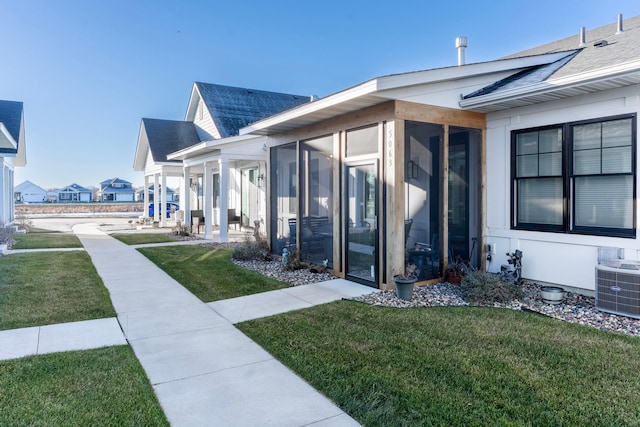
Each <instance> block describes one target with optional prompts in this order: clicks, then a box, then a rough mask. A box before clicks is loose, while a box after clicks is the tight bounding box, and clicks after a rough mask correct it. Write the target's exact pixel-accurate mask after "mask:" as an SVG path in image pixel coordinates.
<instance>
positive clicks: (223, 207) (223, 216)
mask: <svg viewBox="0 0 640 427" xmlns="http://www.w3.org/2000/svg"><path fill="white" fill-rule="evenodd" d="M218 165H219V167H218V171H219V172H220V206H219V207H220V241H221V242H228V241H229V161H228V160H227V159H223V158H220V160H218Z"/></svg>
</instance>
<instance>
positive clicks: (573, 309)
mask: <svg viewBox="0 0 640 427" xmlns="http://www.w3.org/2000/svg"><path fill="white" fill-rule="evenodd" d="M540 287H541V286H540V285H537V284H535V283H525V284H524V285H523V290H524V294H525V295H524V297H523V299H522V300H521V301H518V300H516V301H513V302H511V303H509V304H498V303H496V304H493V305H492V307H502V308H508V309H512V310H523V311H532V312H535V313H539V314H543V315H546V316H549V317H553V318H556V319H560V320H564V321H566V322H571V323H578V324H581V325H587V326H591V327H594V328H598V329H602V330H607V331H613V332H620V333H623V334H627V335H635V336H640V320H639V319H633V318H631V317H626V316H618V315H615V314H609V313H605V312H602V311H599V310H596V308H595V298H593V297H587V296H584V295H580V294H577V293H572V292H566V293H565V299H564V301H563V302H562V303H560V304H558V305H552V304H547V303H545V302H544V301H542V299H541V298H540V293H539V292H540ZM353 299H354V300H355V301H360V302H364V303H367V304H371V305H378V306H386V307H399V308H402V307H443V306H468V305H469V303H467V302H466V301H465V300H464V299H463V298H462V296H461V291H460V287H459V286H455V285H451V284H449V283H440V284H436V285H427V286H416V287H415V288H414V290H413V298H412V299H411V301H404V300H401V299H398V298H397V297H396V292H395V291H382V292H375V293H371V294H367V295H363V296H361V297H357V298H353Z"/></svg>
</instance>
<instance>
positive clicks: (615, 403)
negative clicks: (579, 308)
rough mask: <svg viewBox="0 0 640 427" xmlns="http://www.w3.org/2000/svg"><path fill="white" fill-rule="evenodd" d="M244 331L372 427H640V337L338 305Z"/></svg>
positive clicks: (502, 313)
mask: <svg viewBox="0 0 640 427" xmlns="http://www.w3.org/2000/svg"><path fill="white" fill-rule="evenodd" d="M238 327H239V328H240V329H241V330H242V331H243V332H245V333H246V334H247V335H249V336H250V337H251V338H252V339H254V340H255V341H257V342H258V343H259V344H260V345H262V346H263V347H264V348H266V349H267V350H268V351H269V352H271V353H272V354H273V355H274V356H275V357H276V358H278V359H279V360H281V361H283V363H285V364H286V365H287V366H289V367H290V368H291V369H293V370H294V371H296V372H297V373H299V374H300V375H301V376H302V377H303V378H304V379H306V380H307V381H308V382H309V383H310V384H311V385H313V386H314V387H316V388H317V389H318V390H320V391H321V392H322V393H324V394H326V395H327V396H328V397H329V398H331V399H332V400H333V401H335V402H336V403H337V404H338V405H339V406H340V407H341V408H342V409H343V410H345V411H346V412H347V413H349V414H350V415H352V416H353V417H354V418H356V419H357V420H358V421H359V422H361V423H363V424H365V425H367V426H418V425H430V426H431V425H433V426H476V425H478V426H504V425H511V426H587V425H588V426H594V425H597V426H639V425H640V394H638V390H640V374H639V372H640V339H639V338H637V337H629V336H623V335H618V334H613V333H609V332H603V331H599V330H596V329H593V328H588V327H583V326H580V325H576V324H571V323H565V322H561V321H558V320H553V319H550V318H547V317H544V316H540V315H536V314H532V313H525V312H519V311H513V310H506V309H493V308H471V307H444V308H427V309H424V308H423V309H392V308H384V307H374V306H368V305H365V304H361V303H356V302H352V301H338V302H335V303H332V304H325V305H321V306H317V307H313V308H310V309H306V310H300V311H294V312H290V313H285V314H282V315H278V316H273V317H268V318H263V319H257V320H253V321H249V322H245V323H241V324H240V325H238Z"/></svg>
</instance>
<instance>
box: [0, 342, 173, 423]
mask: <svg viewBox="0 0 640 427" xmlns="http://www.w3.org/2000/svg"><path fill="white" fill-rule="evenodd" d="M0 408H2V410H0V425H2V426H69V427H72V426H114V427H115V426H117V427H119V426H168V425H169V423H168V422H167V420H166V418H165V416H164V413H163V412H162V409H161V407H160V404H159V403H158V400H157V399H156V396H155V394H154V393H153V389H152V388H151V384H150V383H149V380H148V379H147V377H146V375H145V373H144V371H143V369H142V367H141V366H140V364H139V363H138V360H137V359H136V357H135V355H134V354H133V351H132V350H131V348H130V347H129V346H115V347H107V348H102V349H97V350H86V351H74V352H63V353H53V354H45V355H38V356H30V357H25V358H22V359H15V360H5V361H0Z"/></svg>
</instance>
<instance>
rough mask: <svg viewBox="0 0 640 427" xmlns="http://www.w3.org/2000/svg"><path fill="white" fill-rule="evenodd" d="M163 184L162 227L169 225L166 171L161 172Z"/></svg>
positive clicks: (161, 195) (161, 197)
mask: <svg viewBox="0 0 640 427" xmlns="http://www.w3.org/2000/svg"><path fill="white" fill-rule="evenodd" d="M160 178H161V180H162V184H160V189H161V191H160V209H161V210H160V215H161V216H160V218H161V219H160V227H166V226H167V175H165V173H164V171H162V172H161V173H160Z"/></svg>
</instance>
